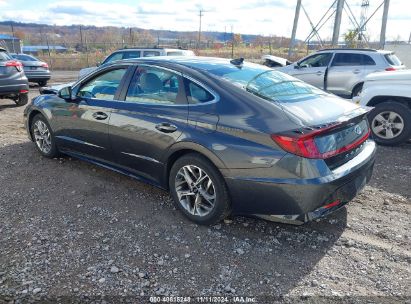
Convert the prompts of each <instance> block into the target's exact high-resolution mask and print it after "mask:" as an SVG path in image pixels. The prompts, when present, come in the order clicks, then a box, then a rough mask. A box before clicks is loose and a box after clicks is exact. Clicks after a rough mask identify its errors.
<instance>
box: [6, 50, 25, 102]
mask: <svg viewBox="0 0 411 304" xmlns="http://www.w3.org/2000/svg"><path fill="white" fill-rule="evenodd" d="M28 92H29V84H28V81H27V78H26V76H25V75H24V72H23V66H22V64H21V63H20V62H19V61H17V60H14V59H13V58H12V57H11V56H10V54H9V53H8V52H7V51H6V50H5V49H3V48H0V99H4V98H8V99H12V100H14V102H15V103H16V104H17V105H18V106H23V105H25V104H27V102H28Z"/></svg>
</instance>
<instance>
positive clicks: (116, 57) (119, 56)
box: [104, 53, 123, 63]
mask: <svg viewBox="0 0 411 304" xmlns="http://www.w3.org/2000/svg"><path fill="white" fill-rule="evenodd" d="M121 59H123V53H114V54H112V55H110V56H109V57H107V59H106V60H104V63H107V62H112V61H116V60H121Z"/></svg>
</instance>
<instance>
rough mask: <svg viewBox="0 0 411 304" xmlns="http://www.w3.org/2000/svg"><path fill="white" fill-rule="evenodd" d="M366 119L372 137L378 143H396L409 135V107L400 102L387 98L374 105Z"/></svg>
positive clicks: (410, 125) (410, 115) (401, 141)
mask: <svg viewBox="0 0 411 304" xmlns="http://www.w3.org/2000/svg"><path fill="white" fill-rule="evenodd" d="M368 121H369V122H370V128H371V131H372V134H373V138H374V140H375V141H376V142H377V143H378V144H380V145H386V146H392V145H398V144H400V143H403V142H405V141H406V140H408V139H409V138H410V137H411V109H410V108H409V107H407V106H406V105H404V104H402V103H399V102H396V101H392V100H388V101H386V102H383V103H380V104H378V105H376V107H375V108H374V109H373V110H372V111H371V113H370V114H369V115H368ZM401 125H402V129H401V128H400V126H401ZM390 130H391V131H390ZM392 135H393V136H392Z"/></svg>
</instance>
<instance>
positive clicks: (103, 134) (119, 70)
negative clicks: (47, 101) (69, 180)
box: [53, 66, 128, 160]
mask: <svg viewBox="0 0 411 304" xmlns="http://www.w3.org/2000/svg"><path fill="white" fill-rule="evenodd" d="M127 68H128V66H117V67H111V68H109V69H105V70H103V71H101V72H100V73H98V74H97V75H95V76H94V75H93V76H92V77H91V78H89V79H87V80H86V81H84V82H82V83H80V84H79V85H78V86H76V87H75V88H73V94H74V95H75V100H74V101H71V102H65V103H63V104H62V105H61V106H60V107H55V108H53V112H54V113H53V116H54V117H56V120H57V124H56V125H58V126H59V127H58V128H57V129H56V132H55V133H56V134H55V136H56V139H57V144H58V146H59V147H61V149H62V150H68V151H71V152H74V153H79V154H82V155H86V156H89V157H92V158H95V159H102V160H109V159H110V158H111V157H112V154H111V148H110V143H109V139H108V122H109V120H110V112H111V107H112V105H113V103H115V100H116V99H118V96H119V92H120V88H121V85H122V82H123V79H124V77H125V75H126V72H127Z"/></svg>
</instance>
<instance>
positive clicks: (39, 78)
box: [11, 54, 51, 87]
mask: <svg viewBox="0 0 411 304" xmlns="http://www.w3.org/2000/svg"><path fill="white" fill-rule="evenodd" d="M11 56H12V57H13V58H14V59H17V60H18V61H20V62H21V63H22V64H23V69H24V73H25V74H26V76H27V79H28V80H29V81H30V82H37V83H38V84H39V86H41V87H44V86H45V85H47V81H48V80H50V77H51V75H50V70H49V65H48V64H47V63H46V62H44V61H40V60H39V59H37V58H36V57H33V56H31V55H27V54H11Z"/></svg>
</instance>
